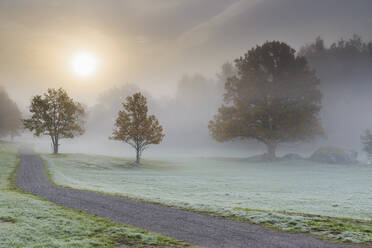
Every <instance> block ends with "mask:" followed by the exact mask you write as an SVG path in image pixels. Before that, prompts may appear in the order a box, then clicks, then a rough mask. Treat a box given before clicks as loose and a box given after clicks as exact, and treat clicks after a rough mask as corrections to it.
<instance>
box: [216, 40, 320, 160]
mask: <svg viewBox="0 0 372 248" xmlns="http://www.w3.org/2000/svg"><path fill="white" fill-rule="evenodd" d="M235 67H236V69H237V75H236V76H233V77H230V78H228V79H227V81H226V83H225V94H224V102H225V103H224V104H223V105H222V106H221V107H220V108H219V110H218V114H217V115H215V118H214V120H213V121H210V123H209V129H210V132H211V135H212V136H213V137H214V138H215V139H216V140H217V141H220V142H223V141H229V140H233V139H236V138H241V139H255V140H258V141H260V142H262V143H264V144H265V145H266V146H267V155H268V158H269V159H275V157H276V156H275V151H276V148H277V146H278V145H279V144H280V143H284V142H295V141H304V140H310V139H312V138H313V137H314V136H315V135H322V134H323V129H322V127H321V122H320V118H319V117H318V113H319V110H320V108H321V93H320V91H319V90H318V84H319V80H318V78H317V77H316V75H315V72H314V71H313V70H311V69H309V67H308V63H307V61H306V59H305V58H304V57H301V56H296V54H295V50H294V49H292V48H291V47H289V46H288V45H287V44H285V43H282V42H278V41H272V42H266V43H264V44H263V45H262V46H257V47H255V48H252V49H251V50H249V51H248V53H246V54H245V55H244V56H243V57H240V58H238V59H236V60H235Z"/></svg>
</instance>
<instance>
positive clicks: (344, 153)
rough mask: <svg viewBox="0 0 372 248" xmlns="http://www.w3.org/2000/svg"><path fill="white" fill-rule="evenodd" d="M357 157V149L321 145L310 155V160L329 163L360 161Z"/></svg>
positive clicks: (353, 162)
mask: <svg viewBox="0 0 372 248" xmlns="http://www.w3.org/2000/svg"><path fill="white" fill-rule="evenodd" d="M357 157H358V153H357V152H356V151H352V150H343V149H340V148H335V147H321V148H319V149H318V150H316V151H315V152H314V153H313V154H312V155H311V156H310V160H311V161H314V162H319V163H327V164H355V163H357V162H358V160H357Z"/></svg>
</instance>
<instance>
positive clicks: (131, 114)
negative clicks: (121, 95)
mask: <svg viewBox="0 0 372 248" xmlns="http://www.w3.org/2000/svg"><path fill="white" fill-rule="evenodd" d="M122 105H123V109H122V110H120V111H119V114H118V117H117V119H116V122H115V127H114V130H113V133H112V136H111V137H110V138H111V139H114V140H120V141H123V142H125V143H127V144H129V145H131V146H132V147H133V148H134V149H135V150H136V162H137V164H139V163H140V158H141V155H142V152H143V151H144V150H145V149H146V148H148V146H149V145H152V144H159V143H160V142H161V141H162V140H163V137H164V134H163V127H162V126H161V125H160V124H159V121H158V120H157V119H156V117H155V116H154V115H149V116H148V115H147V112H148V107H147V101H146V97H144V96H143V95H142V94H141V93H140V92H138V93H135V94H134V95H132V96H128V97H127V99H126V101H125V102H124V103H122Z"/></svg>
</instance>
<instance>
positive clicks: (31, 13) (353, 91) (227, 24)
mask: <svg viewBox="0 0 372 248" xmlns="http://www.w3.org/2000/svg"><path fill="white" fill-rule="evenodd" d="M0 5H1V6H0V9H1V10H0V12H1V13H2V15H1V22H0V33H1V38H0V46H1V49H0V85H3V87H4V89H5V91H6V92H7V94H9V96H10V98H11V99H12V100H13V101H14V102H16V103H17V105H18V107H19V108H20V110H21V112H22V115H23V117H24V118H26V117H28V116H29V115H30V113H29V112H28V107H29V104H30V100H31V98H32V97H33V96H34V95H35V94H42V93H43V92H45V91H46V90H47V89H48V88H59V87H62V88H64V89H66V90H67V92H68V93H69V94H70V95H71V96H72V97H73V98H74V100H76V101H78V102H81V103H82V104H83V105H84V106H85V109H86V112H87V115H86V117H85V129H86V131H85V134H84V135H83V136H80V137H77V138H75V139H71V140H69V139H65V140H63V141H61V142H62V143H61V150H62V151H63V152H82V153H99V154H116V155H122V156H130V155H131V154H132V153H131V148H130V147H129V146H127V145H125V144H124V143H120V142H117V141H113V140H109V139H108V137H109V136H110V135H111V134H112V129H113V124H114V122H115V118H116V117H117V114H118V111H119V109H120V108H121V103H122V102H123V101H124V100H125V99H126V97H127V96H129V95H131V94H133V93H135V92H142V93H143V94H144V95H145V96H146V97H147V101H148V105H149V113H150V114H154V115H155V116H157V118H158V119H159V122H160V123H161V125H163V128H164V132H165V138H164V141H163V142H162V144H161V145H159V146H154V147H153V148H152V149H150V150H149V151H146V152H145V154H144V155H145V156H147V155H148V156H170V155H177V154H178V155H180V154H182V155H195V156H217V155H222V154H224V155H228V156H248V155H251V154H257V153H262V149H263V146H262V145H261V144H260V143H259V142H256V141H254V140H249V141H245V140H236V141H231V142H224V143H219V142H216V141H215V140H214V139H213V138H212V137H211V135H210V134H209V130H208V123H209V121H210V120H213V118H214V115H215V114H217V111H218V108H219V107H220V106H221V104H222V103H223V95H224V85H225V82H226V80H227V78H228V77H231V76H233V75H234V73H235V68H234V60H235V59H237V58H239V57H240V56H243V54H244V53H246V52H247V51H248V50H249V49H251V48H252V47H255V46H256V45H260V44H262V43H263V42H265V41H266V40H280V41H283V42H287V43H288V44H289V45H290V46H291V47H293V48H295V49H296V50H297V53H299V54H302V55H304V56H305V57H306V58H307V59H308V61H309V64H310V66H311V67H312V68H313V69H315V70H316V74H317V76H318V77H319V79H320V81H321V84H320V88H321V92H322V94H323V99H322V110H321V120H322V124H323V127H324V129H325V133H326V137H325V138H318V139H316V140H314V141H312V142H304V143H299V144H297V143H296V144H283V145H281V146H280V147H279V150H278V151H279V153H285V152H288V151H296V152H300V153H301V152H302V153H304V154H309V153H311V152H312V151H313V150H314V149H316V147H318V146H321V145H330V146H341V147H342V148H348V149H354V150H358V151H360V150H361V144H360V135H361V133H362V132H363V131H364V130H365V129H367V128H370V127H372V115H371V114H370V110H369V109H370V106H371V103H372V102H371V97H370V95H371V92H372V91H371V90H372V86H371V85H372V84H371V82H372V75H371V61H372V60H371V55H370V53H371V43H370V41H371V40H372V33H371V31H370V26H372V20H371V18H370V10H371V9H372V5H371V3H370V1H365V0H358V1H353V2H351V1H334V0H331V1H326V2H324V1H311V2H309V1H305V0H303V1H294V0H285V1H283V2H282V3H280V4H279V3H278V2H277V1H272V0H262V1H249V2H247V1H235V0H231V1H230V0H229V1H203V3H201V2H200V1H177V2H173V1H157V4H156V7H155V6H154V7H150V6H148V5H147V4H146V3H145V2H144V1H136V2H133V1H122V2H120V3H119V2H117V1H105V2H102V1H89V2H88V1H83V0H82V1H50V2H48V3H46V2H45V1H39V0H34V1H17V2H15V1H2V2H1V4H0ZM206 5H208V6H209V7H208V8H204V7H203V6H206ZM299 13H301V16H300V14H299ZM310 13H311V14H310ZM186 16H187V18H185V17H186ZM354 33H355V34H358V35H360V36H354V37H353V34H354ZM318 36H319V37H321V42H322V44H323V48H321V49H323V50H324V51H326V52H324V53H321V51H318V50H316V49H314V47H316V45H317V44H318V43H317V42H319V40H317V41H316V40H315V39H316V37H318ZM341 39H344V40H345V41H346V43H347V42H349V43H347V44H346V45H342V46H349V45H350V47H353V46H354V48H351V49H349V50H350V52H349V53H347V52H345V53H343V54H337V53H336V52H335V51H336V50H337V51H338V50H340V46H341V45H340V43H339V42H340V41H341ZM333 43H335V44H333ZM337 44H338V45H337ZM351 44H353V45H351ZM318 45H319V44H318ZM343 48H345V47H343ZM353 49H354V50H353ZM323 50H322V51H323ZM344 50H345V51H346V50H347V49H346V48H345V49H344ZM77 51H90V52H92V53H93V54H94V55H95V56H96V58H97V60H98V61H99V63H98V66H97V70H96V72H95V73H94V75H92V76H91V77H87V78H81V77H80V78H79V77H78V76H77V75H74V73H73V70H72V69H71V68H70V67H71V61H70V59H71V57H72V56H73V54H74V53H76V52H77ZM17 140H19V141H28V142H30V143H38V144H39V146H40V147H41V148H42V149H43V151H48V150H49V149H50V141H49V139H48V137H41V138H34V137H33V136H32V134H30V133H28V132H26V131H25V132H23V133H22V135H21V136H20V137H18V138H17Z"/></svg>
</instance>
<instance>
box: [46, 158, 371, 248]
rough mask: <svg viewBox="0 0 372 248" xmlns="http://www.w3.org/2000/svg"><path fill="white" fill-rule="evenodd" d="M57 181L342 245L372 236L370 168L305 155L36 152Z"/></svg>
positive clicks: (361, 240)
mask: <svg viewBox="0 0 372 248" xmlns="http://www.w3.org/2000/svg"><path fill="white" fill-rule="evenodd" d="M42 157H43V159H44V160H45V162H46V164H47V168H48V170H49V173H50V176H51V178H52V180H53V181H54V182H55V183H56V184H58V185H62V186H67V187H72V188H77V189H87V190H93V191H99V192H105V193H110V194H119V195H122V196H127V197H131V198H137V199H142V200H146V201H151V202H157V203H161V204H165V205H170V206H176V207H180V208H187V209H192V210H194V211H201V212H208V213H211V214H217V215H222V216H226V217H231V218H236V219H239V220H246V221H250V222H253V223H258V224H263V225H266V226H269V227H273V228H277V229H280V230H285V231H294V232H310V233H313V234H316V235H320V236H323V237H327V238H330V239H335V240H340V241H344V242H355V243H359V242H371V241H372V224H371V223H372V180H371V178H372V166H370V165H365V164H356V165H330V164H318V163H314V162H310V161H305V160H297V161H287V162H284V161H282V162H276V163H252V162H249V160H247V159H244V158H217V157H215V158H186V157H183V158H164V159H158V160H144V161H143V165H142V166H140V167H133V166H131V163H130V162H131V160H129V159H126V158H118V157H108V156H94V155H83V154H65V155H43V156H42Z"/></svg>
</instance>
